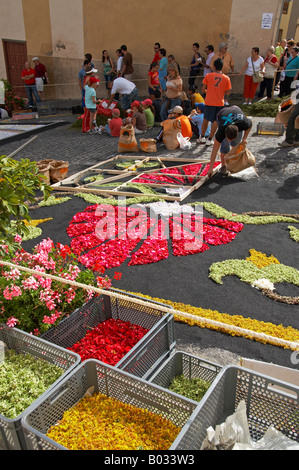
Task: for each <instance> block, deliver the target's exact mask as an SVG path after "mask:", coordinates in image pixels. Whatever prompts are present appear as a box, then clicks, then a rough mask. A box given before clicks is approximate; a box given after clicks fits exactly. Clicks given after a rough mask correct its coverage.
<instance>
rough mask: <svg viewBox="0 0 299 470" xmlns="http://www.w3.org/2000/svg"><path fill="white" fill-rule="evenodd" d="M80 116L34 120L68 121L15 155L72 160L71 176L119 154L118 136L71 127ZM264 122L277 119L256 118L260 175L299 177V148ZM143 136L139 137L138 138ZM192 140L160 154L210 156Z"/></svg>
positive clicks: (253, 141) (11, 146)
mask: <svg viewBox="0 0 299 470" xmlns="http://www.w3.org/2000/svg"><path fill="white" fill-rule="evenodd" d="M66 106H67V104H66ZM69 106H71V104H69ZM77 119H78V116H77V115H73V114H72V113H71V110H70V109H60V110H58V111H57V114H55V115H52V116H48V117H43V118H40V119H38V120H37V121H35V122H34V123H35V124H36V123H37V122H38V123H45V122H55V121H60V122H62V123H64V124H63V125H60V126H59V127H54V128H51V129H48V130H45V131H43V132H41V133H39V134H38V136H37V139H36V140H35V141H34V142H32V143H31V144H29V145H28V146H27V147H25V148H24V149H23V150H22V151H21V152H19V153H17V154H16V155H15V157H14V158H15V159H20V158H29V159H30V160H36V161H38V160H44V159H48V158H53V159H56V160H65V161H68V162H69V175H72V174H74V173H77V172H79V171H81V170H83V169H87V168H89V167H91V166H92V165H95V164H97V163H98V162H100V161H103V160H106V159H108V158H110V157H112V156H115V155H117V145H118V139H115V138H111V137H108V136H106V135H86V134H83V133H82V132H81V131H80V130H78V129H71V124H72V123H73V122H74V121H76V120H77ZM263 121H265V122H269V121H270V122H271V121H272V122H273V119H272V120H271V119H270V118H261V117H255V118H253V130H252V132H251V134H250V137H249V140H248V148H249V149H250V150H251V152H252V153H253V154H254V155H255V157H256V160H257V164H256V172H257V175H258V176H259V177H260V178H263V179H266V180H271V181H276V182H282V181H283V180H284V179H286V178H297V177H298V176H299V148H290V149H284V148H281V147H279V146H278V142H279V141H281V140H283V139H284V137H278V136H274V137H272V136H257V135H255V133H256V129H257V125H258V123H259V122H263ZM27 124H29V122H27ZM158 132H159V128H158V127H155V128H153V129H151V130H149V131H147V133H146V134H144V135H142V136H141V137H142V138H145V137H146V138H155V137H156V136H157V134H158ZM141 137H140V136H137V140H139V139H140V138H141ZM28 140H29V137H24V138H23V139H21V140H18V141H13V142H9V143H7V144H5V143H3V144H2V145H1V147H0V151H1V154H2V155H9V154H10V153H12V152H14V151H15V150H17V149H18V148H20V147H21V146H22V145H23V144H25V143H26V142H28ZM191 143H192V148H191V150H188V151H182V150H180V149H177V150H175V151H169V150H167V149H166V148H165V146H164V144H163V143H159V144H158V145H157V150H158V152H157V155H159V156H172V157H173V156H177V157H181V156H184V157H187V158H188V157H190V158H198V157H200V158H207V159H209V156H210V152H211V147H206V146H202V145H198V144H197V143H196V140H195V139H192V140H191ZM137 155H138V156H139V155H140V154H137ZM143 155H147V154H143ZM154 155H155V154H154ZM249 174H250V172H249ZM251 174H252V173H251ZM252 176H256V174H254V175H253V174H252Z"/></svg>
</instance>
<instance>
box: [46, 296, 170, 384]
mask: <svg viewBox="0 0 299 470" xmlns="http://www.w3.org/2000/svg"><path fill="white" fill-rule="evenodd" d="M115 292H116V290H115ZM122 294H124V293H123V292H122ZM125 295H126V297H127V299H126V300H122V299H121V300H120V299H117V298H115V297H108V296H100V297H96V298H94V299H91V300H90V301H89V302H87V303H86V304H85V305H83V306H82V307H81V308H79V309H77V310H75V311H74V312H73V313H72V314H71V315H70V316H69V317H67V318H65V319H64V320H63V321H62V322H61V323H60V324H59V325H58V326H57V327H55V328H52V329H50V330H48V331H47V333H46V334H45V335H43V338H45V339H46V340H47V341H50V342H53V343H55V344H58V345H59V346H61V347H64V348H69V347H72V346H73V345H74V344H75V343H77V342H78V341H79V340H81V339H82V338H84V337H85V336H86V334H87V332H88V331H89V330H90V329H91V328H93V327H95V326H97V325H98V324H99V323H101V322H103V321H105V320H107V319H108V318H114V319H120V320H123V321H130V322H131V323H134V324H136V325H139V326H142V327H144V328H146V329H148V330H149V331H148V332H147V333H146V335H144V337H143V338H142V339H141V340H140V341H139V342H138V343H137V344H136V345H135V346H134V347H133V348H132V349H131V350H130V351H129V352H128V353H127V354H126V355H125V356H124V357H123V358H122V359H121V360H120V361H119V362H118V363H117V365H116V367H117V368H119V369H122V370H125V371H127V372H130V373H131V374H133V375H136V376H137V377H143V376H144V375H145V374H146V373H150V372H151V371H153V372H154V370H155V369H156V368H157V367H158V366H159V365H160V364H161V362H163V360H165V358H166V357H167V356H168V355H169V353H170V352H171V351H173V349H174V348H175V337H174V317H173V315H172V314H171V313H164V312H163V311H161V310H159V306H160V305H162V304H160V303H159V302H154V301H150V303H151V304H152V307H151V308H150V307H144V306H143V305H139V304H138V303H136V302H133V301H132V300H131V299H141V297H138V296H135V295H131V294H127V293H126V294H125ZM141 300H145V299H143V298H142V299H141Z"/></svg>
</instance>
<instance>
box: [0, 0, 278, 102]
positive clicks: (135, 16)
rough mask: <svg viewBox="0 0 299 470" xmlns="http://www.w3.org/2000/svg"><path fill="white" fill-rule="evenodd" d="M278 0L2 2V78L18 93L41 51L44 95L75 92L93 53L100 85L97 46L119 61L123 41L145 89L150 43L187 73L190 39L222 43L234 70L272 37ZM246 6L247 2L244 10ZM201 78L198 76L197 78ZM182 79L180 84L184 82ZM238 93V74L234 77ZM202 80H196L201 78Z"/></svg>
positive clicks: (202, 45) (77, 95) (272, 40)
mask: <svg viewBox="0 0 299 470" xmlns="http://www.w3.org/2000/svg"><path fill="white" fill-rule="evenodd" d="M283 3H284V2H283V0H262V1H261V0H250V1H248V0H210V1H209V2H204V1H201V0H185V1H184V2H182V0H163V1H161V0H160V1H157V0H151V1H150V2H149V1H144V2H140V0H127V1H126V2H123V1H122V0H113V1H112V2H106V1H104V0H9V1H7V0H0V7H1V17H0V31H1V39H2V47H0V78H5V79H8V80H9V81H10V82H11V83H12V85H13V86H14V87H16V88H18V89H19V90H20V92H21V91H22V86H23V84H22V82H21V79H20V75H21V71H22V69H23V66H24V62H25V60H26V59H27V58H28V59H29V60H32V58H33V57H34V56H38V57H39V59H40V62H42V63H43V64H44V65H45V66H46V68H47V70H48V75H49V79H50V83H49V85H47V87H46V88H47V90H46V94H47V97H48V98H57V99H60V98H63V99H68V98H69V99H76V98H80V91H79V86H78V72H79V70H80V69H81V67H82V64H83V60H84V54H85V53H87V52H88V53H91V54H92V56H93V62H94V64H95V67H96V68H97V69H98V72H99V77H100V80H101V87H102V89H101V93H102V94H103V95H104V94H105V93H106V91H105V88H104V85H103V67H102V51H103V50H104V49H107V50H108V52H109V54H110V55H111V57H112V58H113V60H114V61H116V52H115V51H116V49H118V48H119V47H120V46H121V45H122V44H126V45H127V47H128V50H129V51H130V52H131V53H132V54H133V62H134V75H133V81H136V85H137V86H138V87H139V88H140V90H141V91H142V93H143V92H144V93H143V94H147V93H146V90H147V72H148V69H149V64H150V63H151V61H152V58H153V55H154V50H153V46H154V43H155V42H159V43H160V44H161V47H163V48H165V49H166V51H167V55H169V54H173V55H174V56H175V58H176V60H177V62H178V63H179V64H180V66H181V69H182V77H185V81H186V77H187V76H188V71H189V64H190V62H191V58H192V54H193V52H192V45H193V43H195V42H198V43H199V44H200V53H201V54H202V55H203V56H204V57H205V53H204V49H205V46H206V45H208V44H212V45H214V47H215V50H218V45H219V43H221V42H227V43H228V47H229V51H230V52H231V54H232V56H233V59H234V62H235V72H238V71H239V70H240V69H241V67H242V66H243V64H244V62H245V60H246V59H247V57H248V56H249V55H250V51H251V48H252V47H254V46H258V47H259V48H260V51H261V54H263V53H265V51H266V49H267V48H268V46H269V45H272V44H273V45H274V44H275V43H276V41H277V37H278V31H279V25H280V20H281V15H282V5H283ZM249 6H250V8H249ZM198 80H199V79H198ZM185 81H184V82H185ZM232 81H233V91H235V92H239V91H240V87H241V86H242V85H241V80H240V77H238V78H237V77H236V76H232ZM198 83H199V84H200V81H198Z"/></svg>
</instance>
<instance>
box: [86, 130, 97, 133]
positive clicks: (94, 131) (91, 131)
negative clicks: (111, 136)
mask: <svg viewBox="0 0 299 470" xmlns="http://www.w3.org/2000/svg"><path fill="white" fill-rule="evenodd" d="M87 134H97V131H96V130H95V129H90V131H88V132H87Z"/></svg>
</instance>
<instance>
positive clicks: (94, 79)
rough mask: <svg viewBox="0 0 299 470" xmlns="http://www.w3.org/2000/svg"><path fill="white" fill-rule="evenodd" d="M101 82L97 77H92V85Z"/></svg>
mask: <svg viewBox="0 0 299 470" xmlns="http://www.w3.org/2000/svg"><path fill="white" fill-rule="evenodd" d="M99 82H100V80H99V79H98V78H96V77H90V79H89V83H90V84H91V85H92V84H93V83H99Z"/></svg>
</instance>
